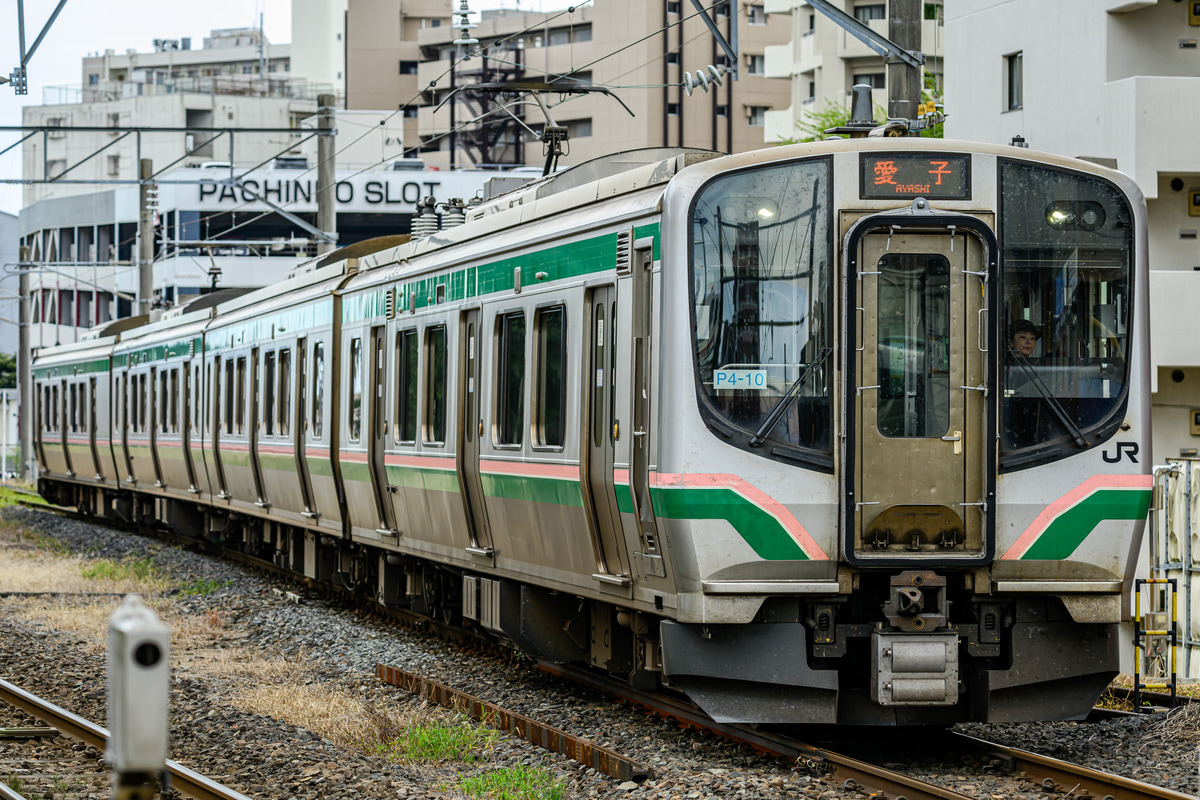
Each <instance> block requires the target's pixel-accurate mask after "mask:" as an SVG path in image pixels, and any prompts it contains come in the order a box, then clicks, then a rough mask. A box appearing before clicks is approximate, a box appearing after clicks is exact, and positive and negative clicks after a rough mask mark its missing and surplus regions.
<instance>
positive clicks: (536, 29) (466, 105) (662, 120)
mask: <svg viewBox="0 0 1200 800" xmlns="http://www.w3.org/2000/svg"><path fill="white" fill-rule="evenodd" d="M394 5H395V4H394V3H393V2H381V1H380V0H350V2H349V10H348V17H347V19H348V28H347V30H348V34H349V35H348V40H347V41H348V48H347V62H348V80H347V89H346V96H347V102H348V105H349V107H350V108H356V107H359V105H360V104H366V105H370V106H374V107H377V108H384V107H392V108H397V107H399V108H402V113H403V114H404V116H405V118H406V123H405V140H406V141H408V142H410V143H415V142H419V143H420V144H419V155H420V156H421V158H423V159H424V160H425V161H426V162H427V163H430V164H436V165H442V166H449V165H455V166H463V165H485V164H486V165H492V164H496V165H519V164H528V165H541V164H542V163H543V162H544V160H545V155H544V152H543V144H542V142H541V141H540V140H538V139H537V138H535V136H534V135H533V134H532V133H531V132H530V129H532V131H533V132H536V133H540V132H541V131H542V129H543V127H544V125H545V118H544V116H543V114H542V112H541V110H540V109H539V108H538V106H537V104H536V103H535V102H533V101H532V100H530V99H529V98H527V97H526V98H524V100H523V102H521V103H519V104H513V105H512V106H511V108H510V111H511V114H510V113H508V112H505V111H503V110H502V109H500V108H499V104H498V100H497V97H496V96H495V95H488V94H483V93H479V92H474V91H471V90H469V89H466V90H464V88H463V87H464V86H468V85H470V84H473V83H488V82H511V81H517V80H519V81H529V82H557V83H559V84H561V85H570V84H574V85H579V86H582V87H585V88H590V87H593V86H594V87H607V88H608V89H609V90H610V91H611V92H612V94H613V95H614V96H608V95H605V94H602V93H599V92H597V93H590V94H575V95H570V94H564V95H559V94H547V95H546V96H545V97H544V99H545V101H546V103H547V105H548V106H549V108H550V113H551V114H552V115H553V118H554V121H555V122H556V123H557V124H558V125H560V126H562V127H564V128H566V130H567V132H568V135H569V141H568V143H567V146H566V150H567V155H565V156H564V157H563V159H562V160H561V161H560V164H561V165H570V164H577V163H580V162H582V161H586V160H589V159H591V158H595V157H596V156H600V155H605V154H608V153H612V152H618V151H621V150H631V149H637V148H642V147H659V146H684V147H698V148H705V149H712V150H719V151H724V152H741V151H745V150H753V149H758V148H761V147H763V146H764V139H763V125H764V120H765V115H766V114H767V112H768V111H770V110H772V109H776V108H783V107H785V106H786V104H787V102H788V88H787V86H786V85H785V84H783V83H781V82H777V81H770V80H768V79H767V78H766V76H765V74H764V67H763V64H764V58H765V51H766V49H767V48H768V47H769V46H772V45H778V44H782V43H783V42H785V41H786V40H787V37H788V25H787V22H788V18H787V17H775V16H773V15H768V14H767V13H766V11H765V8H764V6H763V4H762V3H753V2H744V0H736V2H734V3H732V4H730V3H725V4H718V5H717V6H716V8H715V9H714V11H715V17H716V22H717V25H718V27H719V29H720V30H721V31H722V32H723V34H724V35H725V36H726V38H729V34H730V32H731V30H732V22H733V20H732V18H731V17H730V11H731V9H733V10H736V13H737V18H736V20H737V26H738V41H739V51H740V59H739V60H740V64H739V77H738V80H736V81H734V80H730V79H728V78H727V79H726V80H725V81H724V84H723V85H721V86H712V87H710V88H709V89H708V91H703V90H701V89H697V90H696V91H694V92H693V93H692V94H691V96H688V93H687V92H686V91H685V88H684V86H683V80H684V73H685V72H687V73H689V74H690V75H692V76H694V75H695V73H696V72H697V71H699V72H701V73H703V74H705V75H706V76H707V75H708V74H709V69H708V67H709V65H712V66H714V67H716V68H719V69H722V70H723V69H725V68H726V67H727V66H728V64H727V60H726V58H727V57H726V55H725V53H724V52H723V51H722V50H721V48H719V47H718V46H717V43H716V41H715V39H714V37H713V35H712V34H711V33H710V32H709V30H708V28H707V27H706V26H705V24H704V22H703V21H702V20H701V19H699V17H697V16H696V15H695V13H694V11H693V10H692V8H691V6H690V5H689V4H688V3H686V2H678V1H676V0H660V1H659V2H651V3H646V2H641V1H640V0H607V1H606V2H603V3H597V4H594V5H590V6H585V7H583V8H577V9H574V10H573V11H560V12H554V13H524V12H519V11H484V12H482V15H481V19H480V21H479V22H478V25H477V27H475V28H474V29H473V30H471V35H472V36H473V37H474V38H476V39H478V40H479V45H478V47H479V51H480V54H479V55H476V56H473V57H471V58H469V59H464V57H463V56H464V54H466V51H463V52H460V49H461V48H460V46H458V45H456V44H455V41H456V39H458V37H459V36H460V31H459V29H457V28H454V27H452V24H454V23H455V22H457V18H453V19H452V18H450V17H449V15H448V14H447V11H448V10H449V5H448V4H447V3H445V2H435V1H434V0H416V1H414V2H410V1H409V0H402V3H401V13H400V15H399V22H398V23H397V21H396V19H395V14H394V13H392V12H391V11H390V10H389V9H391V8H392V7H393V6H394ZM389 15H390V16H389ZM648 33H649V34H650V35H649V36H647V34H648ZM431 85H433V87H434V88H433V89H430V88H429V87H430V86H431ZM623 106H627V107H628V110H627V109H626V108H625V107H623ZM514 117H515V118H514ZM473 120H479V122H472V121H473ZM410 146H411V145H410ZM414 154H416V153H414Z"/></svg>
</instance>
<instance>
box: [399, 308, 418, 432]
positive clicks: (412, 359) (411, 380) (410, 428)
mask: <svg viewBox="0 0 1200 800" xmlns="http://www.w3.org/2000/svg"><path fill="white" fill-rule="evenodd" d="M419 352H420V350H419V348H418V341H417V332H416V331H415V330H410V331H402V332H401V333H398V334H396V432H395V438H396V441H397V442H412V441H416V438H417V378H418V377H419V373H418V372H417V358H418V353H419Z"/></svg>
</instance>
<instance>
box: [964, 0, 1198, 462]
mask: <svg viewBox="0 0 1200 800" xmlns="http://www.w3.org/2000/svg"><path fill="white" fill-rule="evenodd" d="M1193 5H1195V4H1193V3H1180V2H1174V0H1157V1H1156V0H1103V1H1102V2H1098V1H1097V0H1055V2H1053V3H1045V2H1039V0H957V2H953V3H947V4H946V41H947V50H946V66H947V72H946V106H947V109H948V111H949V113H948V114H947V117H946V128H945V131H946V136H947V138H956V139H971V140H976V141H984V142H996V143H1008V142H1010V141H1011V140H1012V139H1013V137H1015V136H1021V137H1023V138H1024V139H1025V140H1026V142H1027V143H1028V145H1029V146H1030V147H1032V148H1035V149H1038V150H1045V151H1049V152H1053V153H1061V154H1063V155H1068V156H1085V157H1089V158H1093V159H1097V160H1101V161H1102V162H1103V163H1106V164H1108V165H1110V166H1111V165H1115V166H1116V168H1117V169H1120V170H1121V171H1122V172H1125V173H1126V174H1128V175H1130V176H1131V177H1133V179H1134V180H1136V181H1137V183H1138V186H1139V187H1140V188H1141V190H1142V192H1143V194H1145V196H1146V200H1147V204H1148V206H1149V211H1150V269H1151V272H1150V326H1151V359H1152V370H1151V381H1152V388H1153V391H1154V401H1153V415H1154V416H1153V421H1154V434H1153V436H1154V442H1153V445H1154V459H1155V461H1156V463H1157V462H1160V461H1161V460H1162V459H1164V458H1168V457H1173V456H1178V455H1180V454H1181V453H1183V452H1186V451H1189V450H1191V451H1192V452H1195V450H1194V449H1195V448H1197V447H1200V429H1197V428H1196V427H1194V426H1193V425H1192V423H1193V422H1194V421H1195V414H1196V413H1197V412H1200V348H1198V347H1197V346H1196V342H1197V341H1200V314H1197V313H1196V303H1195V301H1196V298H1198V297H1200V235H1198V233H1197V232H1198V231H1200V148H1198V147H1197V146H1196V136H1195V131H1196V130H1197V125H1194V124H1193V123H1197V124H1200V50H1198V49H1197V41H1198V40H1200V17H1198V16H1196V15H1195V14H1194V10H1193V9H1192V6H1193Z"/></svg>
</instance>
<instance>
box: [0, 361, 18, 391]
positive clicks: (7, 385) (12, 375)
mask: <svg viewBox="0 0 1200 800" xmlns="http://www.w3.org/2000/svg"><path fill="white" fill-rule="evenodd" d="M15 388H17V357H16V356H15V355H11V354H9V353H0V389H15Z"/></svg>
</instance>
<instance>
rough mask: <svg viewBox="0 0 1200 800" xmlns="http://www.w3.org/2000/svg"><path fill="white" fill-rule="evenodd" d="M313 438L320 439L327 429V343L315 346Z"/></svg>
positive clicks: (318, 343)
mask: <svg viewBox="0 0 1200 800" xmlns="http://www.w3.org/2000/svg"><path fill="white" fill-rule="evenodd" d="M312 394H313V408H312V431H313V438H315V439H320V438H321V436H322V435H324V430H325V417H324V410H325V343H324V342H317V343H316V345H315V346H314V347H313V392H312Z"/></svg>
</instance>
